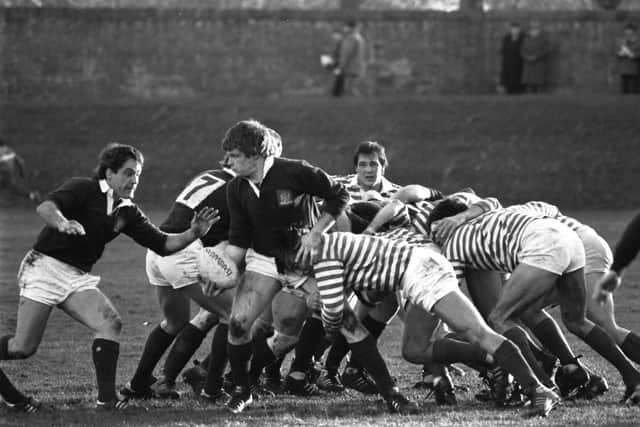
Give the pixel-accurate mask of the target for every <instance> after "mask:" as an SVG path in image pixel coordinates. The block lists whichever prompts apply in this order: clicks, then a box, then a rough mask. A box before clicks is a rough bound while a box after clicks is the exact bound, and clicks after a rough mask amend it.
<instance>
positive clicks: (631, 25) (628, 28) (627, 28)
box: [624, 22, 638, 31]
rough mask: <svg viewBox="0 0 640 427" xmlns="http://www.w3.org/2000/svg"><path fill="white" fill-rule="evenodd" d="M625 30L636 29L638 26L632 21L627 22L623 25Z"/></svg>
mask: <svg viewBox="0 0 640 427" xmlns="http://www.w3.org/2000/svg"><path fill="white" fill-rule="evenodd" d="M624 29H625V30H631V31H638V26H637V25H636V24H634V23H633V22H628V23H627V25H625V26H624Z"/></svg>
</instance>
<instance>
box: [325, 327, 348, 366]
mask: <svg viewBox="0 0 640 427" xmlns="http://www.w3.org/2000/svg"><path fill="white" fill-rule="evenodd" d="M347 353H349V344H348V343H347V340H346V339H345V338H344V336H342V335H338V337H337V338H336V340H335V341H334V342H333V345H331V348H330V349H329V353H328V354H327V359H326V360H325V362H324V367H325V369H326V370H327V371H328V372H329V374H330V375H335V374H336V373H337V372H338V368H340V363H342V359H344V357H345V356H346V355H347Z"/></svg>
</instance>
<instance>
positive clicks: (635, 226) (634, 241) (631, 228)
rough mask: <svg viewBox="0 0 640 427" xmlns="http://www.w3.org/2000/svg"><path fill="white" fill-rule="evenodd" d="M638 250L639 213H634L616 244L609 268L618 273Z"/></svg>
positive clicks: (639, 240) (639, 234)
mask: <svg viewBox="0 0 640 427" xmlns="http://www.w3.org/2000/svg"><path fill="white" fill-rule="evenodd" d="M638 251H640V214H638V215H636V216H635V218H633V220H631V222H630V223H629V225H628V226H627V228H626V229H625V230H624V233H623V234H622V237H621V238H620V241H619V242H618V244H617V245H616V249H615V252H614V256H613V264H612V265H611V270H613V271H615V272H616V273H618V274H620V273H621V272H622V270H624V269H625V268H626V267H627V266H628V265H629V264H630V263H631V261H633V259H634V258H635V257H636V256H637V255H638Z"/></svg>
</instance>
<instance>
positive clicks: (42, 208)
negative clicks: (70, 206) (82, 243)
mask: <svg viewBox="0 0 640 427" xmlns="http://www.w3.org/2000/svg"><path fill="white" fill-rule="evenodd" d="M36 212H38V215H40V217H41V218H42V219H43V220H44V222H45V223H46V224H47V225H48V226H49V227H52V228H55V229H56V230H58V231H59V232H61V233H65V234H72V235H77V236H84V235H85V234H86V233H85V230H84V227H83V226H82V224H80V223H79V222H78V221H76V220H68V219H67V218H66V217H65V216H64V215H63V214H62V212H61V211H60V209H58V206H57V205H56V204H55V203H54V202H52V201H51V200H45V201H44V202H42V203H40V204H39V205H38V207H37V208H36Z"/></svg>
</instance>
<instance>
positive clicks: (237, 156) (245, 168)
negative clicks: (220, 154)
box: [225, 148, 260, 178]
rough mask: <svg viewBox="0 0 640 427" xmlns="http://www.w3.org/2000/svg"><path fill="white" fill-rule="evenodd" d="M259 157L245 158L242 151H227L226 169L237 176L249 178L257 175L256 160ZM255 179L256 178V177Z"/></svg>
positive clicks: (235, 149)
mask: <svg viewBox="0 0 640 427" xmlns="http://www.w3.org/2000/svg"><path fill="white" fill-rule="evenodd" d="M259 159H260V156H257V155H256V156H247V155H245V154H244V153H243V152H242V151H240V150H238V149H237V148H234V149H233V150H231V151H227V153H226V157H225V160H226V162H227V167H228V168H229V169H231V170H232V171H233V172H235V174H236V175H237V176H244V177H247V178H251V177H253V176H254V175H257V174H258V160H259ZM256 178H257V177H256Z"/></svg>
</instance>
